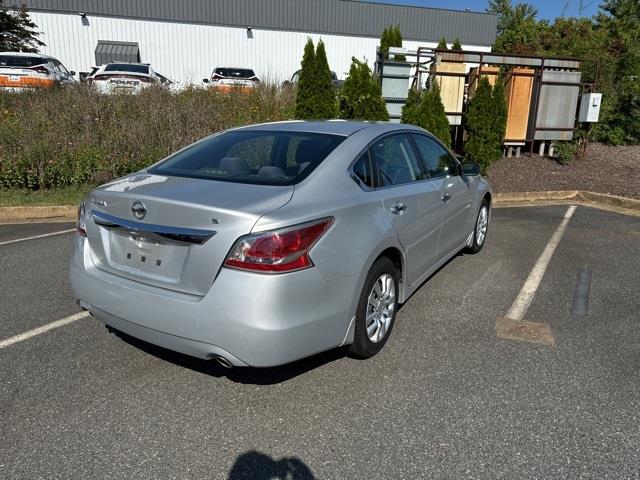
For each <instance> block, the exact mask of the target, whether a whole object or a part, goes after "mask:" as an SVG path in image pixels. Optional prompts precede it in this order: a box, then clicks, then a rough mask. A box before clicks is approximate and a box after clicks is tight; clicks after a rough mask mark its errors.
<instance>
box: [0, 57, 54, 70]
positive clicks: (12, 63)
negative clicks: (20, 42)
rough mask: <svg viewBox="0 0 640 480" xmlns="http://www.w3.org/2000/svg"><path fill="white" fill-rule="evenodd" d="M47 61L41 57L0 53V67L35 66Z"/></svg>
mask: <svg viewBox="0 0 640 480" xmlns="http://www.w3.org/2000/svg"><path fill="white" fill-rule="evenodd" d="M45 63H48V60H46V59H45V58H41V57H21V56H18V55H0V67H24V68H29V67H35V66H38V65H43V64H45Z"/></svg>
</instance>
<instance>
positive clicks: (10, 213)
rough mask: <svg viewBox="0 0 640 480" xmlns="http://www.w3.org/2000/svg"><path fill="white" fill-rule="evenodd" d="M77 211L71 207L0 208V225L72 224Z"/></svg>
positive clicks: (76, 208) (74, 207)
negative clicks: (34, 223)
mask: <svg viewBox="0 0 640 480" xmlns="http://www.w3.org/2000/svg"><path fill="white" fill-rule="evenodd" d="M77 211H78V207H76V206H71V205H57V206H33V207H0V223H33V222H43V223H45V222H46V223H49V222H73V221H75V219H76V216H77Z"/></svg>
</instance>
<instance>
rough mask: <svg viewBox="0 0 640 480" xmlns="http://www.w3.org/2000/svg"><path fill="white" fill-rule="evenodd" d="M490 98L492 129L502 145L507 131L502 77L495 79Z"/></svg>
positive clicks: (506, 109)
mask: <svg viewBox="0 0 640 480" xmlns="http://www.w3.org/2000/svg"><path fill="white" fill-rule="evenodd" d="M491 99H492V100H493V130H494V132H495V135H496V138H497V139H498V141H499V142H500V146H502V142H503V140H504V136H505V134H506V133H507V116H508V114H509V107H508V106H507V97H506V94H505V91H504V79H503V78H502V77H500V78H498V80H497V81H496V84H495V86H494V87H493V92H492V93H491Z"/></svg>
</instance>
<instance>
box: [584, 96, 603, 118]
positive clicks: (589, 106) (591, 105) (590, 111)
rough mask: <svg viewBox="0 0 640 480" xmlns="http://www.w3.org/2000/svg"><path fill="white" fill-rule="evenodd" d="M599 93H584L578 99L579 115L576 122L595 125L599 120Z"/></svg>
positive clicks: (600, 98) (600, 101) (600, 97)
mask: <svg viewBox="0 0 640 480" xmlns="http://www.w3.org/2000/svg"><path fill="white" fill-rule="evenodd" d="M601 103H602V94H601V93H585V94H584V95H582V96H581V97H580V113H579V115H578V121H579V122H581V123H582V122H584V123H596V122H598V120H600V104H601Z"/></svg>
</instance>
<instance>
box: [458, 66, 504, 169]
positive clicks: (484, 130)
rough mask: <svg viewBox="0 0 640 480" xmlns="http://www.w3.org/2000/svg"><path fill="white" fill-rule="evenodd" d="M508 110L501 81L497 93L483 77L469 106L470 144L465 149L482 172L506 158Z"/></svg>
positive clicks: (466, 120) (497, 86) (497, 85)
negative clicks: (504, 154)
mask: <svg viewBox="0 0 640 480" xmlns="http://www.w3.org/2000/svg"><path fill="white" fill-rule="evenodd" d="M506 124H507V106H506V100H505V96H504V88H503V87H502V84H501V82H500V81H498V82H497V83H496V88H495V91H494V89H492V88H491V85H490V84H489V80H488V79H487V78H486V77H482V78H481V79H480V81H479V82H478V88H477V90H476V91H475V94H474V96H473V98H472V99H471V100H470V101H469V103H468V105H467V113H466V115H465V127H466V130H467V132H468V133H469V140H468V141H467V143H466V144H465V146H464V151H465V155H466V157H467V159H468V160H472V161H475V162H478V163H479V164H480V166H481V168H482V171H483V172H484V171H486V169H487V168H488V167H489V165H491V163H493V162H494V161H495V160H497V159H498V158H500V156H501V155H502V140H503V138H504V134H505V131H506Z"/></svg>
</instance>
